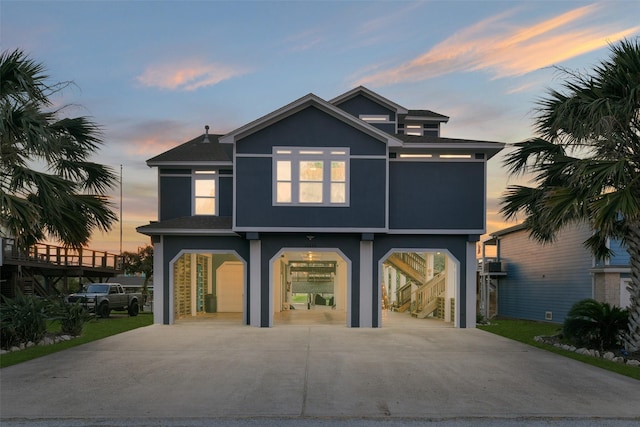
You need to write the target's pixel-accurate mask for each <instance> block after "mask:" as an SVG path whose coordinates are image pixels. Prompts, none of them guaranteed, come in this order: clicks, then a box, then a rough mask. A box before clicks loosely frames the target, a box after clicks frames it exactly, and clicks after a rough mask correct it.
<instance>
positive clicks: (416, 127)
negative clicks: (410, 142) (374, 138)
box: [398, 123, 440, 136]
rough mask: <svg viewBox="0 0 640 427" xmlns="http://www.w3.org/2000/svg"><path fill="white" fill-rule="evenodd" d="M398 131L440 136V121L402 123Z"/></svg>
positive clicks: (416, 134) (408, 133)
mask: <svg viewBox="0 0 640 427" xmlns="http://www.w3.org/2000/svg"><path fill="white" fill-rule="evenodd" d="M398 131H399V132H400V133H404V134H405V135H414V136H440V124H439V123H400V124H398Z"/></svg>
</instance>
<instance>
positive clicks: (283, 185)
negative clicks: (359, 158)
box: [273, 147, 349, 206]
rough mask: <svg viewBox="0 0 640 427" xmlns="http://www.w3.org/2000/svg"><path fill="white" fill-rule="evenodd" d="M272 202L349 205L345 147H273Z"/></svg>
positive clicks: (347, 152) (276, 203)
mask: <svg viewBox="0 0 640 427" xmlns="http://www.w3.org/2000/svg"><path fill="white" fill-rule="evenodd" d="M273 170H274V186H273V204H274V205H276V206H277V205H284V206H348V203H349V185H348V180H349V179H348V177H349V149H348V148H321V149H318V148H289V147H287V148H284V147H274V149H273Z"/></svg>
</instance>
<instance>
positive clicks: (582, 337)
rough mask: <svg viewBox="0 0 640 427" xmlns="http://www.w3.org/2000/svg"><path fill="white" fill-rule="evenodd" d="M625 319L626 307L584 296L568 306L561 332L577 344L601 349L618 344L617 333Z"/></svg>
mask: <svg viewBox="0 0 640 427" xmlns="http://www.w3.org/2000/svg"><path fill="white" fill-rule="evenodd" d="M628 318H629V315H628V312H627V310H623V309H621V308H619V307H616V306H611V305H609V304H608V303H605V302H598V301H596V300H593V299H585V300H582V301H578V302H577V303H575V304H574V305H573V307H571V310H569V314H568V315H567V317H566V319H565V321H564V324H563V327H562V332H563V333H564V336H565V337H566V338H567V339H569V340H571V341H573V342H574V343H575V344H576V345H577V346H588V347H589V348H595V349H598V350H600V351H601V352H603V351H604V350H609V349H613V348H615V347H616V346H618V344H619V341H620V334H621V332H622V331H623V330H626V328H627V323H628V321H629V320H628Z"/></svg>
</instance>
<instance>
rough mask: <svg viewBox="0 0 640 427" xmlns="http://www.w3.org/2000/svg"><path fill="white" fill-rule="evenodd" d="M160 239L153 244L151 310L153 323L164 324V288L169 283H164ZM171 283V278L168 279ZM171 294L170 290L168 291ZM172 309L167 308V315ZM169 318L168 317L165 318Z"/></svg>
mask: <svg viewBox="0 0 640 427" xmlns="http://www.w3.org/2000/svg"><path fill="white" fill-rule="evenodd" d="M162 255H163V254H162V237H160V241H159V242H154V243H153V300H152V301H151V309H152V310H153V323H157V324H160V325H161V324H162V323H164V288H165V286H166V287H169V283H164V268H163V267H164V259H163V256H162ZM169 282H171V278H169ZM169 292H171V289H169ZM172 311H173V307H169V313H171V312H172ZM167 317H169V316H167Z"/></svg>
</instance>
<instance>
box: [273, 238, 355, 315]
mask: <svg viewBox="0 0 640 427" xmlns="http://www.w3.org/2000/svg"><path fill="white" fill-rule="evenodd" d="M272 267H273V269H272V271H273V277H272V289H273V315H274V324H276V325H278V324H281V325H282V324H336V325H346V319H347V314H346V313H347V285H348V283H347V278H348V273H347V272H348V268H349V265H348V262H347V261H346V260H345V259H344V258H343V257H342V256H341V255H340V254H339V253H338V252H336V251H333V250H325V251H323V250H321V249H317V248H314V250H313V251H308V250H307V251H296V250H287V251H283V252H281V253H280V255H279V257H278V258H277V259H276V260H275V261H274V262H273V265H272Z"/></svg>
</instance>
